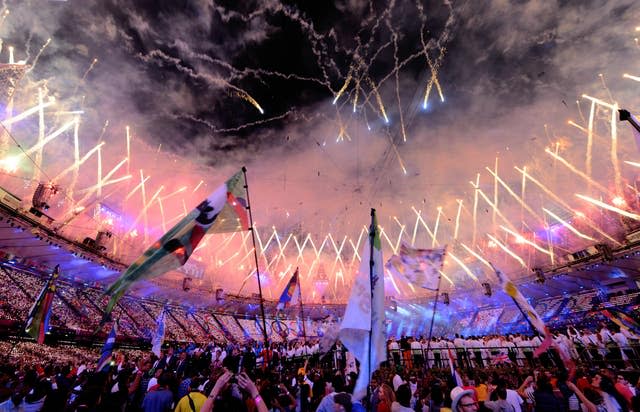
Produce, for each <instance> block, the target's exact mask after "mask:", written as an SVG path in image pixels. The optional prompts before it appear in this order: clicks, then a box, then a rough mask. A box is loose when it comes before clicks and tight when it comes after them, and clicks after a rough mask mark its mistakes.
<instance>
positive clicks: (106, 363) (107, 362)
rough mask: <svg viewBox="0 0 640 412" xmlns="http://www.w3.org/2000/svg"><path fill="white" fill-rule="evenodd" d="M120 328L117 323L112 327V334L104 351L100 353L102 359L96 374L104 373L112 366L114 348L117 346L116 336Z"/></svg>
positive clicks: (99, 361)
mask: <svg viewBox="0 0 640 412" xmlns="http://www.w3.org/2000/svg"><path fill="white" fill-rule="evenodd" d="M117 330H118V326H117V323H116V322H114V323H113V326H112V327H111V332H109V335H108V336H107V340H106V341H105V343H104V346H103V347H102V351H101V352H100V359H99V360H98V363H97V366H96V372H102V371H104V370H105V369H107V368H108V367H110V366H111V355H112V353H113V348H114V347H115V346H116V334H117Z"/></svg>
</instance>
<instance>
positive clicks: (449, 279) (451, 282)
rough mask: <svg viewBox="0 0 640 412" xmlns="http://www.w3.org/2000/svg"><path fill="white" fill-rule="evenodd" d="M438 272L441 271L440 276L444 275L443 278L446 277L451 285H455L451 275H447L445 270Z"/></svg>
mask: <svg viewBox="0 0 640 412" xmlns="http://www.w3.org/2000/svg"><path fill="white" fill-rule="evenodd" d="M438 273H440V276H442V277H443V278H445V279H446V280H447V282H449V284H450V285H451V286H453V285H454V283H453V280H451V278H449V276H447V275H446V274H445V273H444V272H443V271H441V270H438Z"/></svg>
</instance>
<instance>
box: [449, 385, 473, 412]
mask: <svg viewBox="0 0 640 412" xmlns="http://www.w3.org/2000/svg"><path fill="white" fill-rule="evenodd" d="M451 410H452V411H453V412H472V411H477V410H479V407H478V402H476V401H475V400H474V399H473V390H471V389H467V390H465V389H462V388H461V387H459V386H456V387H455V388H453V389H451Z"/></svg>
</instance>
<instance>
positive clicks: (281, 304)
mask: <svg viewBox="0 0 640 412" xmlns="http://www.w3.org/2000/svg"><path fill="white" fill-rule="evenodd" d="M298 277H299V276H298V268H296V271H295V273H294V274H293V276H291V279H289V283H287V287H286V288H284V290H283V291H282V295H280V300H279V301H278V306H276V309H277V310H284V308H286V307H288V306H289V305H293V304H295V303H297V302H299V300H300V283H299V281H298Z"/></svg>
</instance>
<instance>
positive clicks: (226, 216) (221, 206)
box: [105, 171, 249, 317]
mask: <svg viewBox="0 0 640 412" xmlns="http://www.w3.org/2000/svg"><path fill="white" fill-rule="evenodd" d="M246 193H247V192H246V181H245V178H244V173H243V171H240V172H238V173H236V174H235V175H233V176H232V177H231V178H230V179H229V180H227V181H226V183H224V184H223V185H221V186H220V187H218V188H217V189H216V190H215V191H214V192H213V193H212V194H211V195H210V196H209V197H208V198H206V199H205V200H203V201H202V202H201V203H200V204H199V205H198V206H197V207H196V208H195V209H194V210H192V211H191V212H190V213H189V214H188V215H186V216H185V217H184V218H183V219H182V220H180V222H178V223H177V224H176V225H175V226H174V227H172V228H171V229H170V230H169V231H168V232H167V233H165V234H164V235H163V236H162V237H161V238H160V239H159V240H158V241H157V242H155V243H154V244H153V245H151V247H150V248H149V249H147V250H146V251H145V252H144V253H143V254H142V256H140V257H139V258H138V259H137V260H136V261H135V262H133V263H132V264H131V266H129V267H128V268H127V270H126V271H125V272H124V273H123V274H122V275H121V276H120V278H118V280H116V281H115V282H114V283H113V284H112V285H111V286H109V288H108V289H107V290H106V292H105V294H107V295H110V296H111V299H110V300H109V303H108V304H107V308H106V309H105V317H108V315H109V313H111V311H112V310H113V307H114V306H115V304H116V302H117V301H118V299H120V297H121V296H122V295H123V294H124V293H125V292H126V291H127V289H129V287H130V286H131V285H132V284H133V283H134V282H137V281H138V280H141V279H149V278H153V277H156V276H160V275H162V274H164V273H166V272H168V271H170V270H174V269H177V268H179V267H180V266H182V265H184V264H185V263H186V262H187V260H188V259H189V256H191V254H192V253H193V251H194V250H195V249H196V247H197V246H198V243H199V242H200V240H201V239H202V238H203V237H204V235H205V234H206V233H225V232H236V231H241V230H247V229H248V228H249V221H248V214H247V200H246Z"/></svg>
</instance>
